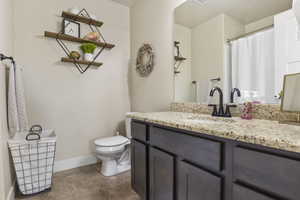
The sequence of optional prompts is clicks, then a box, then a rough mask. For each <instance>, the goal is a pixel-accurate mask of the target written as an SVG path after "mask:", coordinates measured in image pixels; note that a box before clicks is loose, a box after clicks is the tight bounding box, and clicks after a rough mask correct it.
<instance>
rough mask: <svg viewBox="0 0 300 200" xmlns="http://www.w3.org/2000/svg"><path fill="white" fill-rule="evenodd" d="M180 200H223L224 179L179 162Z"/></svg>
mask: <svg viewBox="0 0 300 200" xmlns="http://www.w3.org/2000/svg"><path fill="white" fill-rule="evenodd" d="M177 173H178V186H177V197H178V198H177V199H178V200H199V199H201V200H222V194H221V190H222V178H220V177H217V176H215V175H213V174H211V173H209V172H206V171H204V170H201V169H199V168H197V167H196V166H193V165H191V164H189V163H186V162H184V161H179V162H178V172H177Z"/></svg>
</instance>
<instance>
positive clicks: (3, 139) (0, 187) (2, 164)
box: [0, 0, 13, 200]
mask: <svg viewBox="0 0 300 200" xmlns="http://www.w3.org/2000/svg"><path fill="white" fill-rule="evenodd" d="M12 7H13V5H12V1H11V0H1V1H0V24H1V28H0V53H4V54H6V55H12V54H13V45H12V33H13V26H12V22H13V19H12ZM5 72H6V71H5V68H4V67H3V66H2V65H0V199H1V200H2V199H3V200H4V199H7V197H8V195H9V191H10V190H11V188H12V184H13V181H12V180H13V178H12V177H13V176H12V173H11V167H10V161H9V154H8V149H7V139H8V138H9V134H8V130H7V119H6V116H7V115H6V87H5Z"/></svg>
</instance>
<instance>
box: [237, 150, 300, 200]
mask: <svg viewBox="0 0 300 200" xmlns="http://www.w3.org/2000/svg"><path fill="white" fill-rule="evenodd" d="M233 171H234V178H235V179H238V180H240V181H243V182H245V183H248V184H251V185H254V186H256V187H259V188H261V189H263V190H266V191H269V192H273V193H275V194H278V195H280V196H283V197H285V198H288V199H300V190H299V185H300V162H299V161H296V160H293V159H289V158H286V157H281V156H279V155H278V156H277V155H273V154H268V153H262V152H259V151H255V150H249V149H244V148H240V147H237V148H235V149H234V170H233Z"/></svg>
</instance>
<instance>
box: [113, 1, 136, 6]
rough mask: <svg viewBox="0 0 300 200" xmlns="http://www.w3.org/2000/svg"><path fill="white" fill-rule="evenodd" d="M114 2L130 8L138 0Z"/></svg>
mask: <svg viewBox="0 0 300 200" xmlns="http://www.w3.org/2000/svg"><path fill="white" fill-rule="evenodd" d="M113 1H115V2H117V3H119V4H122V5H124V6H128V7H130V6H132V5H133V4H134V3H135V1H136V0H113Z"/></svg>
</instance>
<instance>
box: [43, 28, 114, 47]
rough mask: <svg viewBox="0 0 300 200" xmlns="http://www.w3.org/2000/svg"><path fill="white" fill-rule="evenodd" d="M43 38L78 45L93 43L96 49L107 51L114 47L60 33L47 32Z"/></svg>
mask: <svg viewBox="0 0 300 200" xmlns="http://www.w3.org/2000/svg"><path fill="white" fill-rule="evenodd" d="M44 35H45V37H50V38H54V39H56V38H58V39H61V40H67V41H71V42H79V43H93V44H95V45H97V46H98V47H104V46H105V48H107V49H112V48H114V47H115V45H114V44H109V43H103V42H95V41H91V40H85V39H82V38H78V37H73V36H70V35H66V34H61V33H54V32H49V31H45V34H44Z"/></svg>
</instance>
